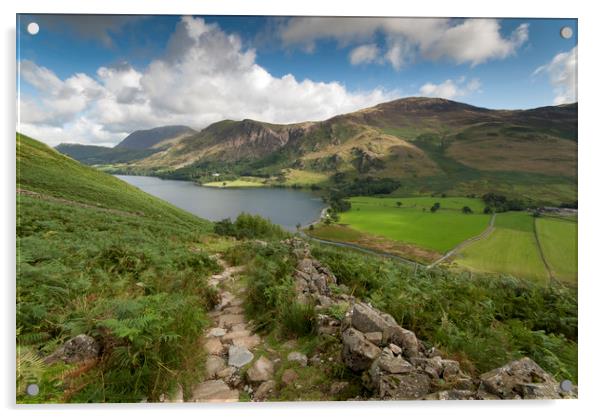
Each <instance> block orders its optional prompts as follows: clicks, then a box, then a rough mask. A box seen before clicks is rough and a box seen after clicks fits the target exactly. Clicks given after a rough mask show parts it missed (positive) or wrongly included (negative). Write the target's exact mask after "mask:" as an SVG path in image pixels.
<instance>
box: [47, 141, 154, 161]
mask: <svg viewBox="0 0 602 418" xmlns="http://www.w3.org/2000/svg"><path fill="white" fill-rule="evenodd" d="M56 150H57V151H58V152H60V153H61V154H65V155H68V156H69V157H71V158H73V159H75V160H77V161H79V162H82V163H84V164H88V165H99V164H119V163H126V162H130V161H136V160H141V159H143V158H146V157H148V156H149V155H152V154H154V153H155V152H157V151H159V150H157V149H138V150H133V149H127V148H109V147H98V146H94V145H80V144H60V145H59V146H57V147H56Z"/></svg>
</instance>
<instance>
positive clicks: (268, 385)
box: [253, 380, 276, 401]
mask: <svg viewBox="0 0 602 418" xmlns="http://www.w3.org/2000/svg"><path fill="white" fill-rule="evenodd" d="M274 389H276V381H274V380H267V381H265V382H263V383H262V384H261V385H259V387H258V388H257V390H256V391H255V395H254V396H253V399H255V400H257V401H263V400H265V399H266V398H267V397H268V395H269V394H270V393H271V392H273V391H274Z"/></svg>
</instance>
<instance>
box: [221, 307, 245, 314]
mask: <svg viewBox="0 0 602 418" xmlns="http://www.w3.org/2000/svg"><path fill="white" fill-rule="evenodd" d="M244 311H245V309H244V308H243V307H242V306H229V307H227V308H226V309H224V310H223V312H224V314H226V315H240V314H242V313H244Z"/></svg>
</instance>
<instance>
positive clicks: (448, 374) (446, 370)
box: [433, 357, 460, 381]
mask: <svg viewBox="0 0 602 418" xmlns="http://www.w3.org/2000/svg"><path fill="white" fill-rule="evenodd" d="M433 358H436V357H433ZM439 358H440V357H439ZM441 364H442V366H443V379H445V380H446V381H450V380H452V379H454V378H456V377H457V376H458V375H459V374H460V363H458V362H457V361H455V360H441Z"/></svg>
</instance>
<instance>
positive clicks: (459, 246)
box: [426, 213, 496, 270]
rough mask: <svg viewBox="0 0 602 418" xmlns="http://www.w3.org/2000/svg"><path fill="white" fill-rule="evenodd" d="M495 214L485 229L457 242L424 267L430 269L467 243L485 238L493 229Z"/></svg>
mask: <svg viewBox="0 0 602 418" xmlns="http://www.w3.org/2000/svg"><path fill="white" fill-rule="evenodd" d="M495 216H496V214H495V213H494V214H493V215H491V219H489V225H487V228H485V230H484V231H483V232H481V233H480V234H479V235H476V236H474V237H471V238H468V239H467V240H465V241H462V242H461V243H459V244H458V245H456V246H455V247H454V248H452V249H451V250H449V251H448V252H447V253H445V255H444V256H443V257H441V258H440V259H438V260H435V261H434V262H432V263H431V264H429V265H428V266H426V269H427V270H428V269H431V268H433V267H435V266H436V265H437V264H439V263H441V262H443V261H445V260H447V259H448V258H449V257H451V256H453V255H455V254H456V253H457V252H458V251H460V250H462V249H464V248H465V247H467V246H468V245H470V244H472V243H474V242H476V241H480V240H482V239H485V238H487V237H488V236H489V235H491V233H492V232H493V231H494V230H495V226H494V225H495Z"/></svg>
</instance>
